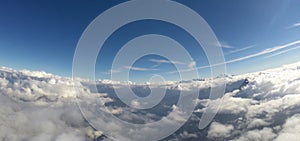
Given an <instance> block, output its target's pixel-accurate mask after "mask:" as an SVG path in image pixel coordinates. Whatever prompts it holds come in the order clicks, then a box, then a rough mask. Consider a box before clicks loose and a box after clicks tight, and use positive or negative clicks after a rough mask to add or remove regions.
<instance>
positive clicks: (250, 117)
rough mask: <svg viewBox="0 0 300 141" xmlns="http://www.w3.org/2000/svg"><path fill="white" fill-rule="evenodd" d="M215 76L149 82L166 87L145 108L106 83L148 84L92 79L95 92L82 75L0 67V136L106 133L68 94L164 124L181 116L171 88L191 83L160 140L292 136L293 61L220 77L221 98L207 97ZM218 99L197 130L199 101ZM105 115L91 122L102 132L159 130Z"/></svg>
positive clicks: (299, 77) (54, 140)
mask: <svg viewBox="0 0 300 141" xmlns="http://www.w3.org/2000/svg"><path fill="white" fill-rule="evenodd" d="M215 81H216V82H215V83H212V82H214V81H212V79H203V80H189V81H182V82H172V83H166V84H159V85H154V86H153V87H156V88H157V87H158V88H160V87H161V88H165V87H167V94H166V99H164V100H163V101H162V102H161V103H159V105H158V106H157V107H154V108H153V109H150V110H137V109H134V106H138V105H139V104H141V103H137V102H136V101H133V102H132V103H131V104H132V106H133V108H130V107H129V106H130V105H129V106H126V105H124V103H122V102H121V101H120V100H118V99H117V97H116V95H115V93H114V89H113V85H115V86H117V87H118V88H122V87H124V86H130V87H134V89H136V92H139V93H146V92H147V87H148V85H137V84H132V83H123V82H115V81H110V80H99V81H97V82H96V83H95V84H96V86H97V88H98V91H96V90H92V89H91V88H90V86H91V85H92V84H94V83H90V82H89V81H87V80H82V79H75V80H72V79H70V78H64V77H60V76H55V75H52V74H48V73H45V72H31V71H26V70H23V71H16V70H12V69H9V68H3V67H2V68H0V106H1V108H0V119H1V120H0V133H1V134H0V140H4V141H6V140H9V141H21V140H33V141H37V140H45V141H61V140H64V141H68V140H72V141H73V140H74V141H81V140H95V139H98V140H106V139H107V138H105V137H104V136H103V133H104V131H96V129H94V128H92V127H91V126H90V125H89V123H87V121H86V120H85V119H84V118H83V116H82V114H81V113H80V111H79V109H78V107H77V105H76V100H78V101H79V102H82V103H84V104H85V105H88V106H90V107H95V108H97V110H99V109H102V110H103V111H104V113H111V114H113V115H115V116H117V117H119V118H120V119H122V120H125V121H127V122H132V123H138V124H144V123H149V122H155V121H158V120H163V121H164V124H167V125H170V126H171V127H172V124H177V123H180V122H184V120H185V117H184V110H183V109H181V107H178V106H177V105H176V101H177V100H178V96H179V95H180V93H179V92H180V91H185V92H194V91H195V90H198V89H199V90H200V92H199V94H200V96H199V99H196V100H195V103H196V104H197V107H196V110H195V112H194V113H193V115H192V117H191V118H190V120H189V121H188V122H187V123H186V124H184V125H183V127H182V128H180V129H179V130H178V131H176V132H175V133H174V134H173V135H171V136H169V137H167V138H166V139H165V140H198V139H204V140H205V139H207V140H213V139H218V140H237V141H248V140H249V141H250V140H260V141H268V140H278V141H279V140H283V139H289V140H293V139H297V138H296V137H298V136H300V135H299V132H298V131H299V130H300V127H299V126H298V124H299V123H300V118H299V117H300V116H299V108H300V104H299V103H300V62H299V63H295V64H291V65H286V66H283V67H280V68H276V69H270V70H265V71H261V72H255V73H248V74H242V75H237V76H226V81H227V86H226V94H225V95H224V97H223V98H222V99H208V96H209V92H210V88H212V87H217V86H218V81H221V79H220V80H219V79H218V78H216V79H215ZM74 87H75V88H76V89H74ZM221 100H222V101H223V102H222V104H221V105H220V107H215V108H216V109H218V110H219V112H218V114H217V115H216V117H215V119H214V122H212V123H211V124H210V126H209V127H207V128H205V129H203V130H199V129H197V126H198V123H199V117H201V114H202V113H203V111H205V109H206V106H207V105H208V104H210V105H218V103H219V102H220V101H221ZM103 106H104V107H105V108H102V107H103ZM171 112H172V113H171ZM87 114H89V113H87ZM90 114H95V113H90ZM167 115H169V116H168V117H167ZM98 121H99V120H98ZM109 121H110V119H102V120H101V122H99V124H102V125H105V127H107V130H108V131H118V132H120V133H121V134H120V137H121V138H122V137H123V138H124V140H130V139H131V137H132V138H134V139H141V140H142V139H145V138H150V137H151V136H153V135H154V134H155V133H159V132H162V131H157V130H155V128H153V127H148V126H145V127H144V128H142V129H140V130H142V131H145V132H146V133H147V134H145V135H144V134H143V135H139V134H137V133H138V131H136V130H131V131H130V132H128V130H126V129H127V128H126V127H123V126H122V125H121V124H119V123H118V122H109ZM41 125H42V126H41ZM158 126H159V125H158ZM161 126H162V125H161ZM298 128H299V129H298ZM148 133H149V134H148ZM126 137H128V138H126Z"/></svg>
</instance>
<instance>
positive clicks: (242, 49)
mask: <svg viewBox="0 0 300 141" xmlns="http://www.w3.org/2000/svg"><path fill="white" fill-rule="evenodd" d="M255 46H256V45H251V46H247V47H244V48H240V49H235V50H232V51H229V52H228V53H226V55H229V54H233V53H238V52H242V51H245V50H248V49H251V48H253V47H255Z"/></svg>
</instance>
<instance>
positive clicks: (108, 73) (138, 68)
mask: <svg viewBox="0 0 300 141" xmlns="http://www.w3.org/2000/svg"><path fill="white" fill-rule="evenodd" d="M125 70H134V71H157V70H159V69H155V68H142V67H133V66H124V67H121V68H119V69H115V70H108V71H107V72H101V73H102V74H105V75H110V74H112V73H120V72H122V71H125Z"/></svg>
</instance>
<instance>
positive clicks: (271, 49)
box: [168, 40, 300, 73]
mask: <svg viewBox="0 0 300 141" xmlns="http://www.w3.org/2000/svg"><path fill="white" fill-rule="evenodd" d="M297 44H300V40H297V41H294V42H291V43H288V44H285V45H281V46H275V47H271V48H267V49H265V50H262V51H260V52H257V53H254V54H251V55H247V56H244V57H241V58H237V59H233V60H229V61H226V62H224V63H219V64H212V65H207V66H200V67H197V68H196V69H205V68H210V67H215V66H220V65H224V64H230V63H235V62H239V61H243V60H247V59H251V58H254V57H258V56H262V55H265V54H269V53H272V52H275V51H278V50H281V49H285V48H289V47H292V46H295V45H297ZM294 49H296V47H295V48H291V49H288V51H290V50H294ZM288 51H287V50H284V51H281V52H283V53H285V52H288ZM193 70H195V69H186V70H181V72H188V71H193ZM177 72H178V71H171V72H168V73H177Z"/></svg>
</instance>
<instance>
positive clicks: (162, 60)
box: [149, 59, 185, 65]
mask: <svg viewBox="0 0 300 141" xmlns="http://www.w3.org/2000/svg"><path fill="white" fill-rule="evenodd" d="M149 61H150V62H154V63H159V64H177V65H184V64H185V63H183V62H180V61H169V60H165V59H149Z"/></svg>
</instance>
